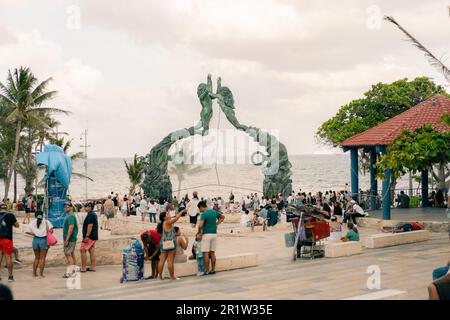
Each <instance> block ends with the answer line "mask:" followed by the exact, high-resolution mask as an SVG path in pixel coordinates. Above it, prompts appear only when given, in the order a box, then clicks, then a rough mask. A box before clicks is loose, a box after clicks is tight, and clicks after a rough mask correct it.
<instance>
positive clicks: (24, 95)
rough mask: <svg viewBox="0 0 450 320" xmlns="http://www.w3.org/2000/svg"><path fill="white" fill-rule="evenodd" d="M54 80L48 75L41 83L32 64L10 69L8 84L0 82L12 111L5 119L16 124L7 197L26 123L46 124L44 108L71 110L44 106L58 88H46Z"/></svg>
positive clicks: (7, 182)
mask: <svg viewBox="0 0 450 320" xmlns="http://www.w3.org/2000/svg"><path fill="white" fill-rule="evenodd" d="M51 80H52V78H48V79H47V80H45V81H43V82H41V83H39V84H38V80H37V78H36V77H35V76H34V75H33V73H32V72H31V71H30V69H29V68H25V67H20V68H19V69H17V68H16V69H15V70H14V72H13V73H11V70H9V71H8V77H7V82H6V85H5V84H3V83H1V82H0V98H1V99H2V100H4V102H5V103H6V104H8V105H9V106H10V107H11V108H12V112H11V113H10V114H9V115H8V116H7V117H6V119H5V122H6V123H8V124H11V125H14V126H15V139H14V151H13V155H12V158H11V163H10V165H9V168H8V173H7V176H6V179H5V199H6V197H7V196H8V192H9V187H10V183H11V178H12V174H13V172H14V170H15V169H16V163H17V157H18V154H19V149H20V134H21V133H22V130H23V126H24V124H25V123H26V122H30V123H35V124H38V123H39V124H40V125H42V126H47V124H46V123H45V122H44V121H43V120H42V119H41V118H40V117H39V115H40V114H42V112H50V113H54V112H59V113H64V114H68V112H67V111H64V110H61V109H57V108H45V107H41V105H42V104H43V103H45V102H46V101H48V100H50V99H52V98H53V97H54V96H55V94H56V91H46V88H47V85H48V84H49V82H50V81H51Z"/></svg>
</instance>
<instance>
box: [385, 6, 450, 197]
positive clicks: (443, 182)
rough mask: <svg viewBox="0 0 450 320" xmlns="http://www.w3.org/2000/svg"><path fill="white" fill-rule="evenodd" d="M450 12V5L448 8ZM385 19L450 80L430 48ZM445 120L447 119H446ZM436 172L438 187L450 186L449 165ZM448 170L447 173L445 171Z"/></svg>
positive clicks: (447, 71) (443, 66)
mask: <svg viewBox="0 0 450 320" xmlns="http://www.w3.org/2000/svg"><path fill="white" fill-rule="evenodd" d="M448 9H449V12H450V7H449V8H448ZM384 19H385V20H387V21H389V22H390V23H392V24H394V25H395V26H396V27H397V28H398V29H400V31H401V32H403V34H404V35H405V36H406V37H407V40H408V41H409V42H411V43H412V45H413V46H415V47H416V48H417V49H419V50H420V51H422V52H423V54H424V55H425V57H427V59H428V62H429V63H430V65H431V66H433V67H434V68H435V69H436V70H438V71H439V72H441V73H442V74H443V75H444V78H445V79H446V80H447V81H448V82H450V69H449V68H448V67H447V66H446V65H445V64H444V63H443V62H442V61H441V60H440V59H438V58H437V57H436V56H435V55H434V54H433V53H432V52H431V51H430V50H428V49H427V48H426V47H425V46H424V45H423V44H422V43H420V42H419V40H417V39H416V38H415V37H414V36H413V35H412V34H410V33H409V32H408V31H407V30H406V29H405V28H403V27H402V26H401V25H400V24H399V23H398V22H397V21H396V20H395V19H394V18H393V17H389V16H385V17H384ZM444 121H445V119H444ZM447 121H448V120H447ZM437 167H438V168H437V171H438V173H436V172H435V171H434V168H433V167H432V168H431V173H432V175H433V177H434V178H435V179H436V181H437V182H438V188H439V189H444V188H447V187H449V186H450V181H447V178H449V177H450V171H448V167H447V165H446V164H445V163H440V164H438V166H437ZM446 170H447V173H446V172H445V171H446Z"/></svg>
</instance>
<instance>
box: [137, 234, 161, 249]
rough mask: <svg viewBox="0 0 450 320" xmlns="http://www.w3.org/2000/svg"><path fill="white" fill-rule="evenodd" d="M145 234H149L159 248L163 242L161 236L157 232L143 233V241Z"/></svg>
mask: <svg viewBox="0 0 450 320" xmlns="http://www.w3.org/2000/svg"><path fill="white" fill-rule="evenodd" d="M144 234H148V235H149V236H150V238H151V239H152V242H153V244H154V245H155V246H159V243H160V242H161V235H160V234H159V233H158V232H156V230H147V231H144V232H142V233H141V240H142V237H143V236H144Z"/></svg>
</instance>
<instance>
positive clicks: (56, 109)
mask: <svg viewBox="0 0 450 320" xmlns="http://www.w3.org/2000/svg"><path fill="white" fill-rule="evenodd" d="M32 112H50V113H62V114H64V115H70V114H71V112H70V111H66V110H62V109H58V108H49V107H42V108H41V107H40V108H35V109H32Z"/></svg>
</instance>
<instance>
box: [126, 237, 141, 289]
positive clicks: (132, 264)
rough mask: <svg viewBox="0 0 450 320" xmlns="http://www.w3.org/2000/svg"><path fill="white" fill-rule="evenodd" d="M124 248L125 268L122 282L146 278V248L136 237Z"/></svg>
mask: <svg viewBox="0 0 450 320" xmlns="http://www.w3.org/2000/svg"><path fill="white" fill-rule="evenodd" d="M131 240H132V242H131V243H130V246H129V247H127V248H124V249H123V250H122V257H123V269H122V277H121V278H120V283H123V282H128V281H139V280H141V279H143V278H144V248H143V247H142V245H141V243H140V242H139V240H138V239H136V238H131Z"/></svg>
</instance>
